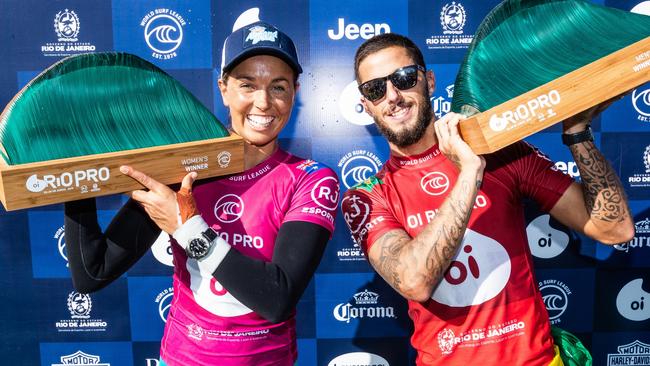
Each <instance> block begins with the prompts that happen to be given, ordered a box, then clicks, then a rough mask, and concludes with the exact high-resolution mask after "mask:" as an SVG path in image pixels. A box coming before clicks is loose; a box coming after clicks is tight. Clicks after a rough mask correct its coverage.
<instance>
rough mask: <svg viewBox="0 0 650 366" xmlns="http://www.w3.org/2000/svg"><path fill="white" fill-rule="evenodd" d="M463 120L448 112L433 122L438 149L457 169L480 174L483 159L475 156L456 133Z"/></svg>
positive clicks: (483, 166) (461, 117)
mask: <svg viewBox="0 0 650 366" xmlns="http://www.w3.org/2000/svg"><path fill="white" fill-rule="evenodd" d="M464 119H465V116H463V115H462V114H457V113H453V112H450V113H447V114H446V115H444V116H443V117H442V118H440V119H438V120H436V121H435V122H434V128H435V130H436V136H437V137H438V147H439V148H440V151H441V152H442V153H443V154H445V156H446V157H447V158H448V159H449V160H451V161H452V162H453V163H454V164H456V166H457V167H458V169H460V170H462V169H464V168H468V169H476V170H478V171H480V172H482V171H483V168H485V159H484V158H483V157H482V156H478V155H476V154H475V153H474V151H472V148H470V147H469V145H467V143H466V142H465V141H463V139H462V138H461V137H460V133H459V132H458V124H459V123H460V122H461V121H462V120H464Z"/></svg>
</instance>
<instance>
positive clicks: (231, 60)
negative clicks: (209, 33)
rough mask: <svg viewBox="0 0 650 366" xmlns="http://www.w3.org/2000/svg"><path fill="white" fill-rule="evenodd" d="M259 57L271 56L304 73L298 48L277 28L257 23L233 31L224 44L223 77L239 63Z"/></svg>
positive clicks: (222, 57) (261, 22) (222, 58)
mask: <svg viewBox="0 0 650 366" xmlns="http://www.w3.org/2000/svg"><path fill="white" fill-rule="evenodd" d="M257 55H271V56H275V57H278V58H280V59H282V60H283V61H284V62H286V63H287V64H288V65H289V66H290V67H291V68H292V69H293V71H295V72H296V74H300V73H302V67H300V63H299V62H298V55H297V53H296V46H295V45H294V44H293V41H292V40H291V38H289V36H288V35H286V34H285V33H283V32H282V31H280V30H279V29H278V28H276V27H275V26H273V25H271V24H269V23H266V22H263V21H257V22H254V23H251V24H248V25H246V26H243V27H241V28H239V29H237V30H235V31H233V32H232V33H231V34H230V35H229V36H228V38H226V41H225V42H224V44H223V53H222V55H221V75H222V76H223V74H224V72H228V71H230V70H231V69H232V68H234V67H235V66H236V65H237V64H238V63H240V62H242V61H244V60H245V59H247V58H249V57H252V56H257Z"/></svg>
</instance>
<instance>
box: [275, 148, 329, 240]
mask: <svg viewBox="0 0 650 366" xmlns="http://www.w3.org/2000/svg"><path fill="white" fill-rule="evenodd" d="M295 169H297V170H298V173H297V181H296V184H297V187H296V190H295V191H294V194H293V196H292V198H291V202H290V206H289V209H288V211H287V213H286V214H285V216H284V221H306V222H311V223H314V224H318V225H321V226H323V227H325V228H326V229H327V230H329V231H330V233H331V232H333V231H334V219H335V216H336V209H337V207H338V203H339V179H338V177H337V175H336V173H335V172H334V171H333V170H332V169H330V168H328V167H326V166H324V165H322V164H319V163H317V162H314V161H312V160H306V161H304V162H303V163H302V164H301V165H298V167H297V168H295Z"/></svg>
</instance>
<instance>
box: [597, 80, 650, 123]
mask: <svg viewBox="0 0 650 366" xmlns="http://www.w3.org/2000/svg"><path fill="white" fill-rule="evenodd" d="M601 119H602V127H601V128H602V130H603V131H606V132H635V131H636V132H650V84H644V85H641V86H639V87H638V88H636V89H634V90H632V92H631V93H629V94H627V95H626V96H625V97H623V99H621V100H619V101H617V102H616V103H614V104H612V105H611V106H609V108H607V109H606V110H605V111H604V112H603V115H602V118H601Z"/></svg>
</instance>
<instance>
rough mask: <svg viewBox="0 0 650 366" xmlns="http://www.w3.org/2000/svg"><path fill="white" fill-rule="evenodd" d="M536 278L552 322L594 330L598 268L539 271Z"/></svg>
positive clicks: (574, 328)
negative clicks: (595, 289)
mask: <svg viewBox="0 0 650 366" xmlns="http://www.w3.org/2000/svg"><path fill="white" fill-rule="evenodd" d="M536 277H537V281H538V286H539V290H540V292H541V293H542V299H544V305H545V306H546V310H547V311H548V316H549V319H550V321H551V325H553V326H556V327H560V328H562V329H566V330H568V331H571V332H591V330H592V321H593V308H592V304H593V302H594V280H595V270H594V269H591V268H590V269H553V270H550V269H549V270H537V271H536Z"/></svg>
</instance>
